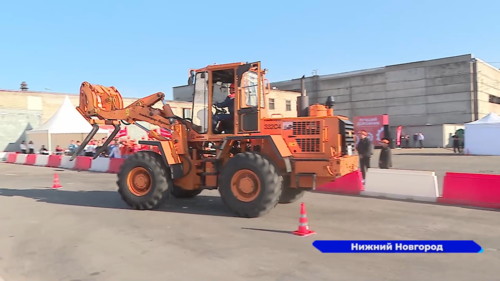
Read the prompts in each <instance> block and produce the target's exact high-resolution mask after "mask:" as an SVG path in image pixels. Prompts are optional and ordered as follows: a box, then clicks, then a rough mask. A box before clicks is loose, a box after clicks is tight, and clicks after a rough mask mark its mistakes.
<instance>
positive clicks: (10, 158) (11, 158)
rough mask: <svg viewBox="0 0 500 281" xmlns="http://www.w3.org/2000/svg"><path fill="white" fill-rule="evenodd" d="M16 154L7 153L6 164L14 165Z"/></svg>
mask: <svg viewBox="0 0 500 281" xmlns="http://www.w3.org/2000/svg"><path fill="white" fill-rule="evenodd" d="M16 159H17V153H9V154H8V155H7V163H12V164H13V163H16Z"/></svg>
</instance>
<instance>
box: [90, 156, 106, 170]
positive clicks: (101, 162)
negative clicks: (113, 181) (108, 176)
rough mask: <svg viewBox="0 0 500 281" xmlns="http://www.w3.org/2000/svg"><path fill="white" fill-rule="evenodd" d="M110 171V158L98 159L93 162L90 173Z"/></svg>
mask: <svg viewBox="0 0 500 281" xmlns="http://www.w3.org/2000/svg"><path fill="white" fill-rule="evenodd" d="M108 170H109V158H106V157H97V158H96V159H94V160H92V163H91V165H90V169H89V171H94V172H103V173H104V172H107V171H108Z"/></svg>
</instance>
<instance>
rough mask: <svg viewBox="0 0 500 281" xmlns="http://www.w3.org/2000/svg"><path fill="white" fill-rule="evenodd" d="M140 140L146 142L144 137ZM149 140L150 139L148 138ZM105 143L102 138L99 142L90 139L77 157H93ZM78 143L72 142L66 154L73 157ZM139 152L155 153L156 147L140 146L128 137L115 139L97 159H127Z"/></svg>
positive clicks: (78, 145)
mask: <svg viewBox="0 0 500 281" xmlns="http://www.w3.org/2000/svg"><path fill="white" fill-rule="evenodd" d="M141 139H142V140H146V139H147V138H146V137H142V138H141ZM148 139H149V140H151V139H150V138H148ZM105 142H106V138H102V139H100V140H96V139H92V140H91V141H89V143H88V144H87V145H86V146H85V148H84V149H83V150H82V152H81V153H80V155H79V156H88V157H94V156H95V154H96V153H97V151H98V150H99V149H100V147H102V145H103V144H104V143H105ZM80 145H81V142H80V141H76V142H75V141H74V140H72V141H71V142H70V145H69V147H68V154H69V155H73V154H74V153H75V151H76V150H77V149H78V148H79V147H80ZM141 150H153V151H156V152H158V151H157V147H155V146H150V145H142V144H139V142H138V141H137V140H135V139H132V138H131V137H130V136H127V137H122V138H116V139H114V140H112V141H111V142H110V144H109V145H108V146H107V147H106V149H104V150H103V151H102V152H101V153H100V155H99V157H108V158H127V157H129V156H130V155H132V154H134V153H136V152H138V151H141Z"/></svg>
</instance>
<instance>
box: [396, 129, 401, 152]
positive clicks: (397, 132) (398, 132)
mask: <svg viewBox="0 0 500 281" xmlns="http://www.w3.org/2000/svg"><path fill="white" fill-rule="evenodd" d="M402 131H403V126H398V129H397V131H396V145H397V146H398V147H401V132H402Z"/></svg>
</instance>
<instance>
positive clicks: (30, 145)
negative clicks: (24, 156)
mask: <svg viewBox="0 0 500 281" xmlns="http://www.w3.org/2000/svg"><path fill="white" fill-rule="evenodd" d="M28 151H29V152H28V153H29V154H35V144H34V143H33V141H30V142H29V143H28Z"/></svg>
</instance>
